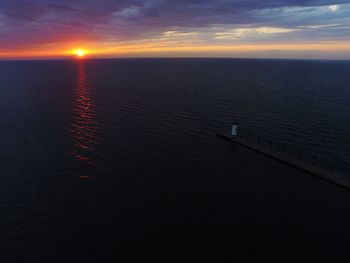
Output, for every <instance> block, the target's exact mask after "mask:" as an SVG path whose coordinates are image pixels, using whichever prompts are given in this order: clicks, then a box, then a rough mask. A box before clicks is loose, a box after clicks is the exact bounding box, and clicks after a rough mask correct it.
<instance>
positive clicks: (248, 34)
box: [0, 0, 350, 59]
mask: <svg viewBox="0 0 350 263" xmlns="http://www.w3.org/2000/svg"><path fill="white" fill-rule="evenodd" d="M79 49H81V50H84V51H85V53H86V56H88V57H248V58H308V59H309V58H311V59H312V58H315V59H350V1H349V0H346V1H331V0H330V1H325V0H304V1H302V0H280V1H276V0H128V1H126V0H0V59H11V58H63V57H72V56H74V54H75V53H76V50H79Z"/></svg>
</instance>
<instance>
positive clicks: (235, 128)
mask: <svg viewBox="0 0 350 263" xmlns="http://www.w3.org/2000/svg"><path fill="white" fill-rule="evenodd" d="M231 135H232V136H234V137H236V136H238V124H237V122H234V123H233V125H232V131H231Z"/></svg>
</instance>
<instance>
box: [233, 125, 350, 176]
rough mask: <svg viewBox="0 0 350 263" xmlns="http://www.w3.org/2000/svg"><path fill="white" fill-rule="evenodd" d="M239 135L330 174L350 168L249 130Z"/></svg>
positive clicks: (342, 172)
mask: <svg viewBox="0 0 350 263" xmlns="http://www.w3.org/2000/svg"><path fill="white" fill-rule="evenodd" d="M238 136H239V137H241V138H243V139H244V140H247V141H249V142H251V143H255V144H258V145H261V146H263V147H265V148H270V149H271V151H273V152H276V153H279V154H282V155H284V156H285V157H287V158H289V159H295V160H300V161H303V162H305V163H308V164H310V165H312V166H315V167H317V168H322V169H323V170H326V171H328V172H329V173H330V174H335V173H337V174H339V173H340V174H344V173H345V171H346V170H347V169H349V167H346V168H344V167H341V166H338V165H336V163H335V162H334V161H332V160H329V159H326V158H324V157H320V156H317V155H314V154H310V153H308V152H307V151H305V150H301V149H298V148H297V147H295V146H292V145H288V144H284V143H279V142H276V141H273V140H271V139H269V138H266V137H264V136H261V135H259V134H256V133H253V132H250V131H247V130H242V129H240V130H239V133H238ZM349 171H350V169H349Z"/></svg>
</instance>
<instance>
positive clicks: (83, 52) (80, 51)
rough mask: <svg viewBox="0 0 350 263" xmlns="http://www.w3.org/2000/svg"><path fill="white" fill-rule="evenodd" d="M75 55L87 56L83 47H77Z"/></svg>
mask: <svg viewBox="0 0 350 263" xmlns="http://www.w3.org/2000/svg"><path fill="white" fill-rule="evenodd" d="M74 53H75V55H76V56H77V57H79V58H82V57H84V56H85V54H86V52H85V50H83V49H77V50H75V51H74Z"/></svg>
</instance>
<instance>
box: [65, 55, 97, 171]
mask: <svg viewBox="0 0 350 263" xmlns="http://www.w3.org/2000/svg"><path fill="white" fill-rule="evenodd" d="M84 63H85V62H84V61H78V62H77V66H78V85H77V88H76V90H75V94H74V99H73V105H72V115H73V116H72V117H73V120H72V124H71V128H70V132H71V135H72V139H73V151H72V152H71V155H72V156H73V158H74V159H75V160H76V161H78V162H79V163H80V164H86V165H88V167H86V168H89V167H90V168H91V167H95V166H96V160H95V158H94V157H93V156H94V154H95V153H96V145H97V125H96V120H95V119H96V118H95V117H96V115H95V107H94V103H93V100H92V98H91V90H90V87H89V85H88V81H87V76H86V71H85V64H84ZM81 177H84V178H85V177H86V175H84V176H82V175H81Z"/></svg>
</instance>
